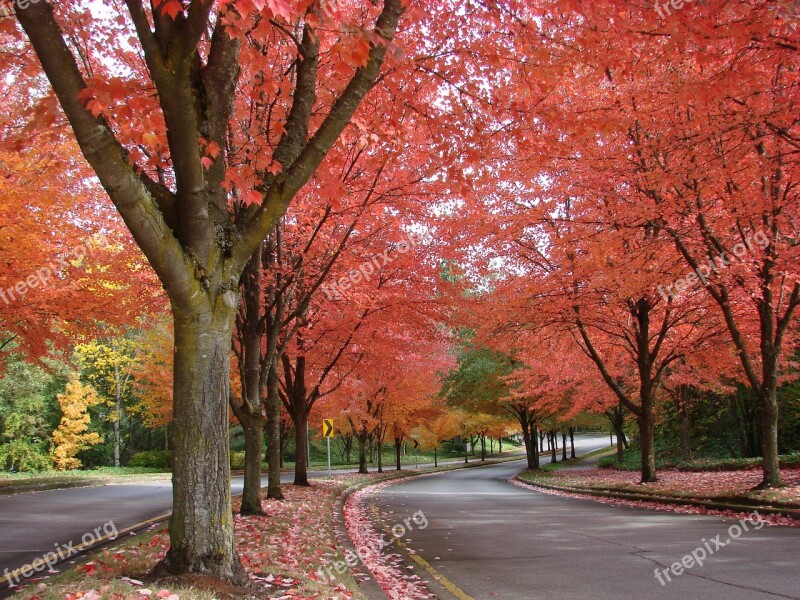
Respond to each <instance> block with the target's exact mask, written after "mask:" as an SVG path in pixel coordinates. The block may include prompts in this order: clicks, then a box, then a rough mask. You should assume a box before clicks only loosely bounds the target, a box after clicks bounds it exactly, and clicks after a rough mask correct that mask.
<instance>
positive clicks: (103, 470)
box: [0, 467, 164, 482]
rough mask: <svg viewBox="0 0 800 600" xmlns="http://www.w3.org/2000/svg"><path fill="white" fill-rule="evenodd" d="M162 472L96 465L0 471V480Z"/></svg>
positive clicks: (53, 478)
mask: <svg viewBox="0 0 800 600" xmlns="http://www.w3.org/2000/svg"><path fill="white" fill-rule="evenodd" d="M154 473H164V470H163V469H149V468H146V467H97V468H95V469H75V470H72V471H39V472H36V473H8V472H0V482H5V481H31V480H34V479H47V480H57V479H80V478H84V477H120V476H125V475H151V474H154Z"/></svg>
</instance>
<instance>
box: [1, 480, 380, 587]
mask: <svg viewBox="0 0 800 600" xmlns="http://www.w3.org/2000/svg"><path fill="white" fill-rule="evenodd" d="M371 480H374V478H373V477H369V476H362V475H344V476H338V477H336V478H335V479H317V480H315V481H314V483H313V486H312V487H308V488H303V487H295V486H291V485H287V486H284V488H283V492H284V494H285V496H286V500H285V501H283V502H280V501H274V500H264V501H263V507H264V510H265V512H266V513H267V514H266V516H264V517H240V516H238V515H237V516H236V517H235V519H234V520H235V528H236V538H237V543H238V550H239V555H240V557H241V559H242V563H243V564H244V566H245V567H246V568H247V570H248V571H250V572H251V580H252V583H253V587H252V589H249V590H245V589H243V588H233V587H232V586H231V587H226V586H224V585H222V586H221V585H219V584H218V582H215V581H213V580H205V579H204V578H202V577H198V578H193V579H192V580H191V582H192V584H191V585H187V582H186V580H181V581H176V582H175V583H174V585H172V586H171V585H169V582H168V581H163V580H161V581H158V582H153V581H148V580H147V579H146V577H145V576H143V574H145V573H147V572H149V570H150V569H151V568H152V567H153V566H154V565H155V564H156V563H157V562H158V561H159V560H160V559H161V558H163V556H164V554H165V553H166V551H167V548H168V541H169V538H168V535H167V533H166V531H164V530H163V529H162V530H157V531H152V532H150V533H146V534H141V535H138V536H132V537H131V539H130V540H128V541H127V542H126V543H125V544H123V545H120V546H116V547H115V548H113V549H110V550H105V551H103V552H100V553H98V554H96V555H95V556H94V557H93V560H92V561H91V562H89V563H86V564H83V565H77V566H75V567H74V568H70V569H68V570H67V572H64V573H62V574H60V575H58V577H57V578H55V580H53V576H55V575H56V574H57V572H53V573H50V574H49V575H48V578H47V579H39V580H35V581H33V582H31V583H30V584H29V585H27V586H26V587H25V588H24V589H21V590H20V591H19V593H18V594H17V595H16V596H15V597H19V598H28V599H30V600H76V599H79V598H80V599H82V600H101V599H102V600H147V599H150V598H153V599H156V598H161V599H166V600H187V599H188V600H213V599H222V598H233V597H236V598H259V599H281V600H311V599H314V600H317V599H319V600H329V599H331V600H332V599H336V600H349V599H362V598H363V595H362V594H361V593H360V592H359V591H358V586H357V583H356V581H355V579H353V577H352V575H351V574H350V571H349V570H348V571H345V572H344V573H342V574H337V577H336V579H335V580H333V581H328V580H326V578H320V577H318V576H317V572H318V570H320V569H324V568H325V567H326V566H328V565H331V564H333V563H335V562H337V561H342V560H343V555H342V553H341V551H340V550H339V549H338V548H337V546H336V544H335V543H334V541H333V540H334V538H333V536H332V527H331V520H332V510H333V504H334V502H335V500H336V497H337V496H338V495H339V493H340V492H341V491H342V490H343V489H345V488H347V487H349V486H352V485H357V484H360V483H365V482H368V481H371ZM234 506H235V507H236V503H235V504H234ZM57 568H59V569H64V565H60V566H58V567H57Z"/></svg>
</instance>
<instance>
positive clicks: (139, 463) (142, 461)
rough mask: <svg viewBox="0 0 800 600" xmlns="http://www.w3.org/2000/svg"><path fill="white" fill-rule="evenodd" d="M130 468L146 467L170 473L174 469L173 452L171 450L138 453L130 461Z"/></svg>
mask: <svg viewBox="0 0 800 600" xmlns="http://www.w3.org/2000/svg"><path fill="white" fill-rule="evenodd" d="M128 466H130V467H145V468H148V469H165V470H167V471H169V470H170V469H171V468H172V452H170V451H169V450H147V451H145V452H137V453H136V454H134V455H133V456H131V459H130V460H129V461H128Z"/></svg>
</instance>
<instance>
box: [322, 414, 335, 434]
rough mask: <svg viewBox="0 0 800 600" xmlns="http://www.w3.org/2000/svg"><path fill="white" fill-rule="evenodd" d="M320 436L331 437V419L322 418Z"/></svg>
mask: <svg viewBox="0 0 800 600" xmlns="http://www.w3.org/2000/svg"><path fill="white" fill-rule="evenodd" d="M322 437H326V438H332V437H333V419H322Z"/></svg>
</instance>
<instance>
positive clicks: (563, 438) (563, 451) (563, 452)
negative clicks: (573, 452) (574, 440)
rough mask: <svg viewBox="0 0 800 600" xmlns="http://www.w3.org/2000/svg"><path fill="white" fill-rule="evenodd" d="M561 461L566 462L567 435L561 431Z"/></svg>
mask: <svg viewBox="0 0 800 600" xmlns="http://www.w3.org/2000/svg"><path fill="white" fill-rule="evenodd" d="M561 460H567V433H566V432H565V431H563V430H562V431H561Z"/></svg>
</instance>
